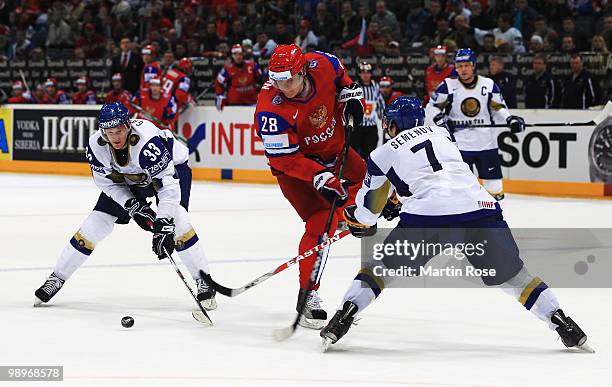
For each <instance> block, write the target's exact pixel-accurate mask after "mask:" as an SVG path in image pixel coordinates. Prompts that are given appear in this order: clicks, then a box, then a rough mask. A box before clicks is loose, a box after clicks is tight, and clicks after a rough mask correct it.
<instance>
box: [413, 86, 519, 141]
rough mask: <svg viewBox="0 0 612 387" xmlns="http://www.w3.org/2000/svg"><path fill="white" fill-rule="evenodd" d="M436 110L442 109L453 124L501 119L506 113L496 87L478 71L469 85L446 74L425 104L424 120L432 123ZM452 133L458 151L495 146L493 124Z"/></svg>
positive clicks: (495, 138)
mask: <svg viewBox="0 0 612 387" xmlns="http://www.w3.org/2000/svg"><path fill="white" fill-rule="evenodd" d="M439 113H445V114H446V116H447V117H448V120H449V121H451V122H452V123H453V124H455V126H457V125H459V126H469V125H476V124H478V125H481V124H491V123H496V122H497V123H505V122H506V118H507V117H509V116H510V112H509V111H508V108H507V107H506V102H505V101H504V97H503V96H502V94H501V91H500V89H499V87H498V86H497V85H496V84H495V82H493V80H492V79H490V78H487V77H483V76H480V75H478V76H477V77H476V83H475V84H474V86H473V87H471V88H467V87H466V86H465V85H464V84H463V83H461V81H460V80H459V79H458V78H446V79H445V80H444V81H443V82H441V83H440V85H438V88H437V89H436V91H435V92H434V93H433V94H432V95H431V101H430V102H429V103H428V104H427V107H426V108H425V123H426V124H433V119H434V117H435V116H437V115H438V114H439ZM454 135H455V139H456V141H457V146H458V147H459V149H461V150H462V151H483V150H489V149H496V148H497V135H498V130H497V129H496V128H469V129H457V130H456V131H455V132H454Z"/></svg>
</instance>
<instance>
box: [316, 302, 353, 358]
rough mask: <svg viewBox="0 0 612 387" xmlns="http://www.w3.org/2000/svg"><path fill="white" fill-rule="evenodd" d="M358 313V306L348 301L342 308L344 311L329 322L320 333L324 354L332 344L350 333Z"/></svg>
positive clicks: (340, 311) (338, 312)
mask: <svg viewBox="0 0 612 387" xmlns="http://www.w3.org/2000/svg"><path fill="white" fill-rule="evenodd" d="M357 311H358V308H357V305H355V304H353V303H352V302H350V301H346V302H345V303H344V305H343V306H342V310H339V311H337V312H336V314H335V315H334V317H332V319H331V320H329V323H328V324H327V325H326V326H325V328H323V329H322V330H321V333H320V335H321V337H322V338H323V352H325V351H327V348H329V346H330V345H331V344H336V343H337V342H338V340H340V339H341V338H342V337H343V336H344V335H346V332H348V330H349V328H350V327H351V325H352V324H353V320H354V319H355V317H354V316H355V314H356V313H357Z"/></svg>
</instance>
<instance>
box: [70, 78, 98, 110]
mask: <svg viewBox="0 0 612 387" xmlns="http://www.w3.org/2000/svg"><path fill="white" fill-rule="evenodd" d="M75 84H76V87H77V91H75V92H74V93H72V103H73V104H75V105H95V104H96V102H97V101H96V93H95V91H93V90H91V89H89V78H87V77H86V76H82V77H79V78H78V79H77V80H76V82H75Z"/></svg>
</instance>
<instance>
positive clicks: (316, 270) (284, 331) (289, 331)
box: [274, 116, 353, 341]
mask: <svg viewBox="0 0 612 387" xmlns="http://www.w3.org/2000/svg"><path fill="white" fill-rule="evenodd" d="M346 131H347V133H346V138H345V139H344V149H342V159H341V164H340V170H339V171H338V180H340V181H342V176H343V175H344V168H345V167H346V157H347V155H348V151H349V148H350V146H351V144H350V140H351V134H352V133H353V116H349V122H348V125H347V127H346ZM336 206H337V198H336V197H335V198H334V200H333V201H332V204H331V208H330V210H329V215H328V216H327V222H326V223H325V232H324V233H323V237H322V239H323V241H327V240H328V238H329V237H328V235H327V233H328V232H329V228H330V226H331V223H332V220H333V219H334V214H335V213H336ZM323 254H325V249H323V251H322V252H321V251H319V253H318V254H317V258H316V260H315V263H314V266H313V267H312V270H311V272H310V279H309V280H308V288H307V289H306V290H307V291H310V290H311V288H312V286H313V285H314V284H315V283H316V282H317V278H319V275H320V272H322V270H323V266H321V263H322V261H323ZM307 298H308V297H302V298H301V299H300V300H299V304H298V306H297V312H298V313H297V316H296V317H295V320H294V321H293V324H291V325H290V326H288V327H286V328H281V329H275V330H274V339H275V340H276V341H284V340H287V339H288V338H290V337H291V336H293V334H294V333H295V330H296V329H297V326H298V323H299V322H300V318H301V317H302V314H303V313H304V309H306V299H307Z"/></svg>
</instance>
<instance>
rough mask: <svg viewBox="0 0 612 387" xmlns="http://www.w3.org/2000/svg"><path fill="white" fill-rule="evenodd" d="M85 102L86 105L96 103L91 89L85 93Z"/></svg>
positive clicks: (94, 94)
mask: <svg viewBox="0 0 612 387" xmlns="http://www.w3.org/2000/svg"><path fill="white" fill-rule="evenodd" d="M85 103H86V104H87V105H95V104H96V103H97V101H96V93H94V92H93V91H92V92H90V93H88V94H87V98H86V99H85Z"/></svg>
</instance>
